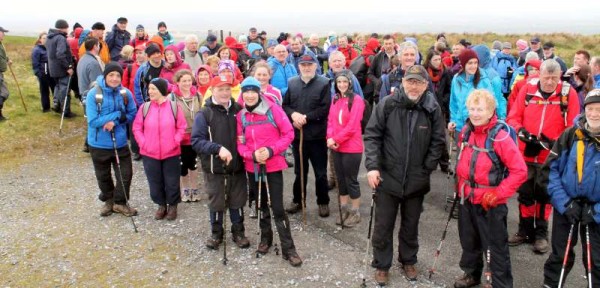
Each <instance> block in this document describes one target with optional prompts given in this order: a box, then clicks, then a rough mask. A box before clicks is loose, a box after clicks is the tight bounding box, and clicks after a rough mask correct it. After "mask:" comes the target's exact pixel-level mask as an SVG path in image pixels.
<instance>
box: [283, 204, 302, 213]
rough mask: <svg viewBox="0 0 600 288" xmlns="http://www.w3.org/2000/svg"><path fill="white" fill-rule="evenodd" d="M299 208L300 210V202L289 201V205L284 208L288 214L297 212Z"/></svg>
mask: <svg viewBox="0 0 600 288" xmlns="http://www.w3.org/2000/svg"><path fill="white" fill-rule="evenodd" d="M300 210H302V205H300V203H294V202H292V203H290V205H289V206H288V207H287V208H285V212H287V213H289V214H296V213H298V212H299V211H300Z"/></svg>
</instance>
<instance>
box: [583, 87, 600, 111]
mask: <svg viewBox="0 0 600 288" xmlns="http://www.w3.org/2000/svg"><path fill="white" fill-rule="evenodd" d="M590 103H600V89H598V88H596V89H594V90H592V91H590V92H588V93H587V95H586V96H585V101H584V102H583V107H585V106H587V105H588V104H590Z"/></svg>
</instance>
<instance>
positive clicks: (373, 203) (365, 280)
mask: <svg viewBox="0 0 600 288" xmlns="http://www.w3.org/2000/svg"><path fill="white" fill-rule="evenodd" d="M376 192H377V190H376V189H373V192H371V212H370V213H369V230H367V249H365V257H364V259H363V260H364V262H365V273H364V274H363V278H362V284H361V285H360V287H363V288H366V287H367V279H366V277H367V276H366V275H367V268H368V262H367V256H368V255H369V244H370V243H371V228H372V227H373V215H374V214H375V213H374V210H375V209H374V208H375V197H377V194H376ZM342 227H343V226H342Z"/></svg>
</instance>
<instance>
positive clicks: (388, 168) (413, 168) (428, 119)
mask: <svg viewBox="0 0 600 288" xmlns="http://www.w3.org/2000/svg"><path fill="white" fill-rule="evenodd" d="M428 83H429V78H428V73H427V70H425V68H424V67H423V66H420V65H414V66H411V67H409V68H407V70H406V72H405V73H404V79H403V81H402V84H401V86H400V88H399V89H396V90H395V91H394V93H393V94H392V95H390V96H388V97H385V98H383V99H382V100H381V102H380V103H379V104H378V105H377V107H376V108H375V111H374V112H373V115H372V116H371V119H370V120H369V124H367V127H366V129H365V136H364V140H365V167H366V168H367V171H368V173H367V180H368V182H369V186H370V187H371V188H373V189H377V194H376V195H377V198H376V199H375V201H376V211H375V226H374V227H375V230H374V234H373V262H372V264H371V265H372V266H373V267H375V268H376V269H377V271H376V272H375V280H376V281H377V283H379V284H380V285H385V284H387V282H388V278H389V272H388V270H389V269H390V267H391V266H392V259H393V256H394V255H393V254H394V253H393V252H394V251H393V246H392V245H393V243H394V241H393V232H394V226H395V223H396V218H397V214H398V208H400V215H401V222H400V229H399V230H398V238H399V239H398V241H399V245H398V246H399V247H398V250H399V251H398V255H399V257H398V260H399V261H400V263H401V264H402V268H403V270H404V273H405V276H406V278H407V279H408V280H410V281H414V280H416V278H417V275H418V272H417V270H416V268H415V264H416V263H417V252H418V251H419V239H418V235H419V218H420V216H421V212H422V211H423V200H424V198H425V194H426V193H427V192H429V189H430V175H431V172H432V171H433V170H435V169H436V168H437V163H438V161H439V158H440V157H441V155H442V149H444V142H445V130H444V118H443V117H442V109H441V107H440V106H439V104H438V103H437V100H436V98H435V95H434V94H433V93H432V92H430V91H427V85H428Z"/></svg>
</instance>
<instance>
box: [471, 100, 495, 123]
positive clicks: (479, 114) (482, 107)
mask: <svg viewBox="0 0 600 288" xmlns="http://www.w3.org/2000/svg"><path fill="white" fill-rule="evenodd" d="M487 106H488V105H487V103H486V102H485V101H479V103H471V105H470V106H469V107H467V109H468V110H469V119H470V120H471V123H472V124H473V126H482V125H485V124H487V123H489V122H490V119H491V118H492V116H493V115H494V112H493V111H490V110H491V109H490V107H487Z"/></svg>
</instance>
